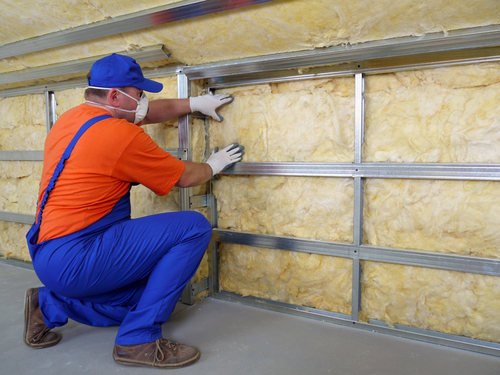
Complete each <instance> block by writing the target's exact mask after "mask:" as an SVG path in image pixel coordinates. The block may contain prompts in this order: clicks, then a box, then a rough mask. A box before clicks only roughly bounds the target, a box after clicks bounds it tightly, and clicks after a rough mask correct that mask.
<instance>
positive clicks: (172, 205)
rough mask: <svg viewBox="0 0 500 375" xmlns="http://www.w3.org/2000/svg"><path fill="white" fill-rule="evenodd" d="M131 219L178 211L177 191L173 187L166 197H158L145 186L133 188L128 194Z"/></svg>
mask: <svg viewBox="0 0 500 375" xmlns="http://www.w3.org/2000/svg"><path fill="white" fill-rule="evenodd" d="M130 203H131V206H132V214H131V216H132V218H138V217H143V216H148V215H154V214H159V213H163V212H177V211H179V189H178V188H176V187H174V188H173V189H172V191H171V192H170V193H168V195H165V196H158V195H156V194H155V193H153V192H152V191H151V190H149V189H148V188H147V187H145V186H142V185H140V186H135V187H133V188H132V190H131V192H130Z"/></svg>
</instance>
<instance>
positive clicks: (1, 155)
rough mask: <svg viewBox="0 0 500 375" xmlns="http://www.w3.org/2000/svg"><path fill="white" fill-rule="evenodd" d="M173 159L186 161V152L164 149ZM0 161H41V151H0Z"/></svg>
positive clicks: (183, 150) (178, 149)
mask: <svg viewBox="0 0 500 375" xmlns="http://www.w3.org/2000/svg"><path fill="white" fill-rule="evenodd" d="M163 150H164V151H166V152H168V153H170V154H171V155H172V156H173V157H176V158H177V159H180V160H186V157H187V150H185V149H181V148H164V149H163ZM0 161H43V151H0Z"/></svg>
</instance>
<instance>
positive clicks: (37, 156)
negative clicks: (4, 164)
mask: <svg viewBox="0 0 500 375" xmlns="http://www.w3.org/2000/svg"><path fill="white" fill-rule="evenodd" d="M24 160H28V161H43V151H0V161H24Z"/></svg>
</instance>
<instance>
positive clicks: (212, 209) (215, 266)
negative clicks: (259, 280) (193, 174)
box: [205, 89, 220, 296]
mask: <svg viewBox="0 0 500 375" xmlns="http://www.w3.org/2000/svg"><path fill="white" fill-rule="evenodd" d="M208 91H209V92H210V91H213V90H211V89H209V90H208ZM205 134H207V137H206V142H205V157H206V158H208V157H209V156H210V153H211V147H210V136H209V134H210V117H208V116H207V117H205ZM213 181H214V178H212V179H210V181H208V183H207V184H208V188H207V194H208V197H209V202H208V218H209V220H210V224H212V228H217V227H218V222H217V220H218V215H217V199H215V195H214V192H213ZM209 246H210V251H211V256H210V262H209V265H208V268H209V270H208V271H209V272H208V274H209V284H208V291H209V294H210V296H214V295H215V294H218V293H219V292H220V288H219V243H218V242H215V241H211V242H210V245H209Z"/></svg>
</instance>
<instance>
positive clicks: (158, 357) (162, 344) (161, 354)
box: [153, 338, 179, 363]
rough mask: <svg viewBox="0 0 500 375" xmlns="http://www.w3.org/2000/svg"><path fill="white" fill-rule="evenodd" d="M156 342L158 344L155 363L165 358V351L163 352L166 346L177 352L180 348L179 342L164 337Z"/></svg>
mask: <svg viewBox="0 0 500 375" xmlns="http://www.w3.org/2000/svg"><path fill="white" fill-rule="evenodd" d="M155 344H156V351H155V359H154V361H153V363H156V362H161V361H163V360H164V359H165V353H164V352H163V349H164V348H166V349H170V350H172V351H174V352H176V351H177V349H178V348H179V344H177V343H175V342H171V341H168V340H166V339H163V338H162V339H158V340H156V341H155Z"/></svg>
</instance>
